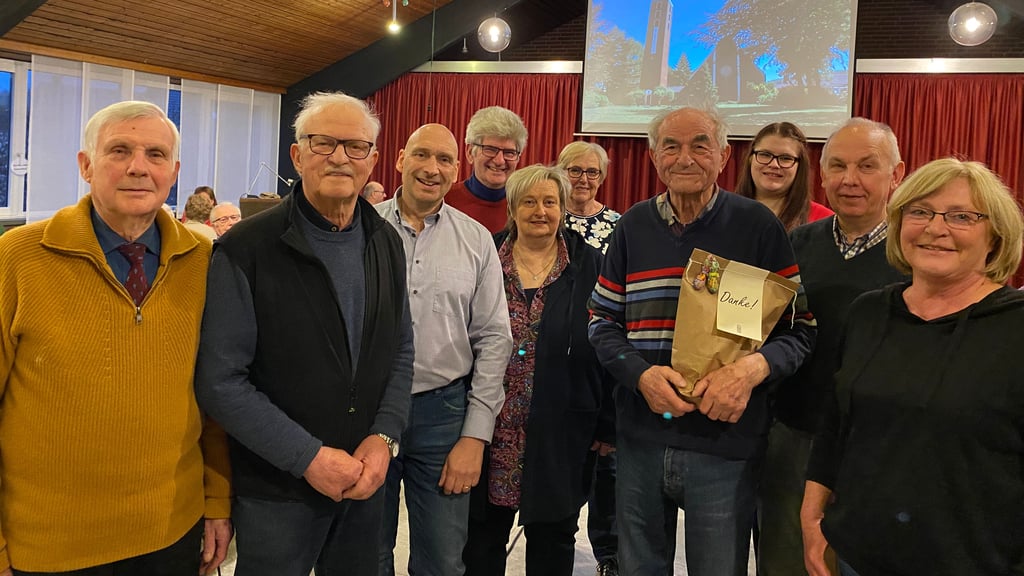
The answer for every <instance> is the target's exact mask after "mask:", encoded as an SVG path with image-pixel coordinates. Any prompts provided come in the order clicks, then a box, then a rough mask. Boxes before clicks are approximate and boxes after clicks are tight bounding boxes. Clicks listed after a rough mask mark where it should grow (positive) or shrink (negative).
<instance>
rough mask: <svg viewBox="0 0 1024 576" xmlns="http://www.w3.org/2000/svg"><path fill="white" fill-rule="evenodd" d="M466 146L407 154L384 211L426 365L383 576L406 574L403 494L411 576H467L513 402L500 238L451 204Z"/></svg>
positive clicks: (433, 131) (442, 138)
mask: <svg viewBox="0 0 1024 576" xmlns="http://www.w3.org/2000/svg"><path fill="white" fill-rule="evenodd" d="M458 157H459V149H458V145H457V144H456V141H455V137H454V136H453V135H452V133H451V131H450V130H448V128H446V127H444V126H442V125H440V124H427V125H424V126H421V127H420V128H418V129H417V130H416V131H415V132H413V133H412V135H411V136H409V140H408V142H407V143H406V145H405V148H403V149H402V150H401V151H399V153H398V160H397V161H396V168H397V169H398V171H399V172H401V173H402V186H401V187H400V188H399V189H398V191H397V192H396V193H395V196H394V198H392V199H390V200H387V201H385V202H382V203H380V204H377V205H376V206H375V208H376V209H377V211H378V212H379V213H380V215H381V216H383V217H384V219H385V220H387V221H388V222H389V223H390V224H391V225H392V226H394V227H395V229H396V230H397V231H398V234H399V236H401V238H402V241H403V243H404V245H405V255H406V274H407V278H408V293H409V309H410V312H411V316H412V321H413V333H414V341H415V350H416V352H415V361H414V365H413V374H414V376H413V385H412V406H411V408H410V412H409V424H408V427H407V428H406V430H405V432H404V433H403V434H402V442H401V448H400V449H399V453H398V457H397V458H395V459H394V460H392V462H391V466H390V468H389V469H388V477H387V481H386V482H385V489H386V496H385V519H384V523H383V529H382V532H381V539H382V545H381V555H380V572H379V573H380V575H381V576H390V575H393V574H394V573H395V566H394V554H393V550H394V545H395V533H396V531H397V527H398V500H399V496H398V495H399V485H400V484H401V482H402V481H404V482H405V499H406V506H407V508H408V511H409V539H410V557H409V573H410V574H417V575H423V574H436V575H440V576H459V575H461V574H463V572H464V570H465V567H464V566H463V563H462V549H463V547H464V546H465V544H466V536H467V526H468V521H469V491H470V489H471V488H472V487H473V486H475V485H476V484H477V483H478V482H486V481H487V479H486V477H484V478H481V474H480V472H481V465H482V461H483V452H484V446H485V444H487V443H488V442H490V440H491V434H492V433H493V431H494V419H495V417H496V416H497V415H498V412H499V411H500V410H501V406H502V403H503V402H504V400H505V393H504V389H503V386H502V382H503V380H504V377H505V365H506V364H507V363H508V360H509V355H510V354H511V353H512V335H511V329H510V327H509V319H508V305H507V303H506V301H505V291H504V288H503V285H502V282H503V280H502V274H501V264H500V263H499V262H498V253H497V250H496V249H495V246H494V241H493V240H492V238H491V234H490V233H489V232H488V231H487V229H486V228H484V227H483V226H482V225H481V224H479V223H478V222H476V221H475V220H473V219H472V218H470V217H469V216H467V215H466V214H464V213H462V212H460V211H458V210H456V209H455V208H452V207H451V206H449V205H447V204H445V202H444V196H445V194H447V193H448V190H449V189H450V188H451V186H452V182H453V181H454V180H455V178H456V177H457V175H458V168H459V162H458Z"/></svg>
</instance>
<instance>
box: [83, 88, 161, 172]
mask: <svg viewBox="0 0 1024 576" xmlns="http://www.w3.org/2000/svg"><path fill="white" fill-rule="evenodd" d="M139 118H156V119H157V120H163V122H164V123H165V124H167V126H168V127H170V129H171V133H172V134H174V146H173V147H172V149H171V160H172V161H174V162H177V161H178V154H179V153H180V151H181V133H180V132H178V127H177V126H175V125H174V122H171V119H170V118H168V117H167V114H166V113H164V111H163V110H162V109H161V108H160V107H159V106H157V105H156V104H152V103H150V102H141V101H138V100H126V101H124V102H117V103H114V104H111V105H110V106H107V107H106V108H104V109H102V110H100V111H99V112H97V113H95V114H93V115H92V118H90V119H89V122H87V123H86V125H85V132H84V133H83V134H82V150H83V151H84V152H85V155H86V156H88V157H89V159H90V160H91V159H92V158H93V155H94V154H95V153H96V145H97V144H98V143H99V137H100V132H102V131H103V129H104V128H106V127H107V126H109V125H111V124H116V123H118V122H127V121H128V120H137V119H139Z"/></svg>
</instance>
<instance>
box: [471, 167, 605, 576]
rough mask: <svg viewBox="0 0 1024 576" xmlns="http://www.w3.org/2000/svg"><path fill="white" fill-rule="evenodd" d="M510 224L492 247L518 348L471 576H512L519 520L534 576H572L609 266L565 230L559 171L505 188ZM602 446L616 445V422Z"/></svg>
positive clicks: (474, 498) (488, 466)
mask: <svg viewBox="0 0 1024 576" xmlns="http://www.w3.org/2000/svg"><path fill="white" fill-rule="evenodd" d="M507 192H508V206H509V221H508V227H507V229H506V231H505V232H502V233H499V234H497V235H495V242H496V243H497V245H498V259H499V260H500V261H501V267H502V272H503V273H504V282H505V297H506V299H507V300H508V309H509V319H510V320H511V324H512V339H513V342H514V343H515V348H514V349H513V351H512V357H511V359H510V360H509V363H508V367H507V368H506V371H505V382H504V384H505V404H504V406H502V408H501V412H500V413H499V414H498V418H497V420H496V422H495V426H494V436H493V438H492V439H491V444H490V446H488V448H487V451H486V456H485V458H484V466H483V475H482V478H481V482H480V483H479V485H478V486H477V487H476V488H475V489H474V490H473V491H472V492H471V496H470V508H471V512H470V522H469V539H468V541H467V542H466V548H465V551H464V553H463V559H464V560H465V563H466V576H493V575H495V574H504V573H505V547H506V545H507V543H508V540H509V533H510V531H511V529H512V526H513V523H514V520H515V517H516V513H517V512H518V513H519V524H521V525H522V526H524V527H525V532H526V574H527V575H529V576H541V575H550V576H571V574H572V571H573V557H574V551H575V544H576V540H575V533H576V531H577V524H578V522H579V512H580V508H581V507H582V506H583V502H584V501H585V500H586V497H587V493H588V491H589V486H590V478H591V474H592V473H593V464H594V460H593V454H595V453H594V452H591V451H590V447H591V445H592V443H593V442H594V440H595V438H597V437H598V435H599V431H598V420H599V418H598V417H599V413H600V409H601V407H602V399H603V397H604V394H603V389H602V385H603V384H602V383H603V378H602V376H603V374H604V372H603V370H602V368H601V366H600V364H599V363H598V361H597V357H596V355H595V353H594V349H593V348H591V346H590V342H589V341H588V339H587V322H588V319H589V314H588V311H587V300H588V299H589V297H590V293H591V291H592V290H593V289H594V284H595V283H596V282H597V274H598V269H599V268H600V259H601V254H600V252H598V251H597V250H595V249H593V248H591V247H590V246H587V244H586V243H585V242H584V241H583V239H582V238H581V237H580V236H579V235H578V234H576V233H575V232H572V231H569V230H566V229H565V228H564V226H563V225H562V219H563V217H564V213H565V205H566V203H567V198H568V195H569V182H568V180H567V179H566V177H565V173H564V172H562V170H561V169H559V168H549V167H546V166H541V165H539V164H538V165H534V166H529V167H527V168H523V169H520V170H517V171H516V172H515V173H514V174H512V175H511V176H510V177H509V179H508V184H507ZM604 422H605V425H604V426H602V427H601V430H600V436H601V439H602V440H604V441H605V442H610V441H611V437H612V436H613V435H614V430H612V425H611V423H610V421H604Z"/></svg>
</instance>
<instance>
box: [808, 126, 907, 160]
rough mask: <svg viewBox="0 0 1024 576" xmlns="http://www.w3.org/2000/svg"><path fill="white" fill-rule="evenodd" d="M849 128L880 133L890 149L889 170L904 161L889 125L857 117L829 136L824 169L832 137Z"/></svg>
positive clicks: (825, 148) (824, 150)
mask: <svg viewBox="0 0 1024 576" xmlns="http://www.w3.org/2000/svg"><path fill="white" fill-rule="evenodd" d="M847 128H864V129H866V130H870V131H872V132H878V133H880V134H881V135H882V137H883V138H885V142H886V144H888V147H889V157H888V158H887V160H889V162H891V164H890V166H889V168H895V167H896V165H897V164H899V163H900V162H901V161H902V159H901V158H900V145H899V142H897V141H896V134H894V133H893V131H892V128H890V127H889V125H888V124H885V123H883V122H876V121H874V120H871V119H869V118H862V117H860V116H855V117H853V118H850V119H849V120H847V121H846V122H844V123H843V125H842V126H840V127H839V128H836V129H835V130H834V131H833V132H832V133H831V134H829V136H828V140H825V146H824V147H822V149H821V167H822V168H824V167H825V163H826V162H827V161H828V150H829V147H830V146H831V145H832V137H833V136H835V135H836V134H838V133H840V132H841V131H843V130H845V129H847Z"/></svg>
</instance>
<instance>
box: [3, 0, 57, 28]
mask: <svg viewBox="0 0 1024 576" xmlns="http://www.w3.org/2000/svg"><path fill="white" fill-rule="evenodd" d="M43 4H46V0H4V1H3V2H0V36H3V35H4V34H7V32H9V31H10V30H11V28H14V27H15V26H17V25H18V24H20V23H21V21H22V20H24V19H25V18H28V15H29V14H31V13H33V12H35V11H36V9H38V8H39V7H40V6H42V5H43Z"/></svg>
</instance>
